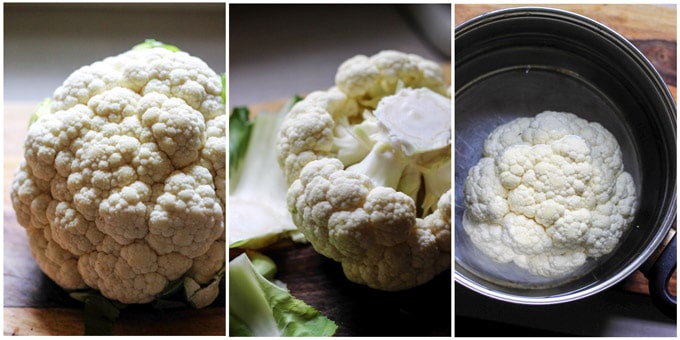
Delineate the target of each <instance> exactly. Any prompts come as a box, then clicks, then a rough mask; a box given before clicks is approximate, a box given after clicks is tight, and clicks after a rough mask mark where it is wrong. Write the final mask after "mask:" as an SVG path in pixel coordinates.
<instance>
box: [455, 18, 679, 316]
mask: <svg viewBox="0 0 680 340" xmlns="http://www.w3.org/2000/svg"><path fill="white" fill-rule="evenodd" d="M455 48H456V50H455V52H456V53H455V56H456V58H455V59H456V61H455V89H456V90H455V182H456V184H455V197H456V207H455V258H456V264H455V267H456V279H457V280H458V281H459V282H460V283H462V284H464V285H466V286H468V287H470V288H473V289H475V290H477V291H478V292H481V293H484V294H486V295H489V296H492V297H496V298H501V299H505V300H512V301H515V302H524V303H550V302H558V301H567V300H572V299H575V298H578V297H583V296H587V295H590V294H593V293H595V292H597V291H599V290H602V289H604V288H606V287H608V286H611V285H613V284H615V283H616V282H618V281H620V280H621V279H623V278H625V277H626V276H627V275H628V274H630V273H632V272H633V271H634V270H635V269H637V268H638V267H639V266H640V265H641V264H642V262H644V260H645V259H646V258H647V257H649V255H651V253H652V252H653V251H654V249H655V248H656V247H657V246H658V245H659V243H660V242H661V241H662V239H663V237H664V236H665V234H666V232H667V231H668V228H670V226H671V224H672V222H673V220H674V219H675V186H676V183H675V178H676V170H675V162H676V156H675V153H676V147H675V145H676V142H675V130H676V127H675V124H676V123H675V104H674V103H673V99H672V97H671V96H670V94H669V92H668V90H667V88H666V87H665V84H664V83H663V81H662V80H661V78H660V77H659V76H658V74H657V73H656V72H655V71H654V69H653V67H652V66H651V65H650V64H649V62H648V61H647V60H646V59H645V58H644V57H643V56H641V54H640V53H639V52H638V51H637V50H636V49H634V48H633V47H632V45H631V44H630V43H628V42H627V41H625V40H624V39H623V38H621V37H620V36H618V35H617V34H616V33H613V32H611V31H610V30H608V29H606V28H604V27H603V26H601V25H600V24H597V23H595V22H593V21H591V20H589V19H586V18H583V17H580V16H577V15H574V14H572V13H568V12H563V11H557V10H547V9H516V10H506V11H500V12H496V13H492V14H490V15H486V16H483V17H480V18H477V19H474V20H473V21H471V22H468V23H466V24H463V25H461V26H460V27H459V28H457V29H456V37H455ZM546 110H552V111H563V112H571V113H574V114H576V115H578V116H579V117H581V118H583V119H586V120H588V121H591V122H598V123H600V124H602V125H603V126H604V127H605V128H607V129H608V130H609V131H610V132H612V133H613V134H614V136H616V138H617V140H618V142H619V145H620V146H621V151H622V155H623V161H624V169H625V170H626V171H627V172H629V173H631V175H632V176H633V178H634V180H635V183H636V187H637V194H638V213H637V216H636V218H635V220H634V221H633V222H632V224H631V226H630V227H629V229H628V231H627V233H626V234H624V236H623V238H622V240H621V242H620V243H619V247H618V248H617V249H616V250H615V251H613V252H612V253H611V254H609V255H607V256H604V257H600V258H598V259H589V260H588V262H587V263H586V265H584V266H583V267H582V268H581V269H580V270H578V271H577V272H576V273H573V274H572V275H569V276H567V277H561V278H544V277H540V276H535V275H531V274H530V273H528V272H527V271H525V270H523V269H521V268H519V267H517V266H516V265H514V264H512V263H510V264H499V263H495V262H494V261H492V260H490V259H489V258H488V257H486V256H485V255H484V254H482V253H481V252H479V251H478V250H477V249H476V247H475V246H474V245H473V244H472V243H471V241H470V240H469V238H468V237H467V234H466V233H465V231H464V230H463V227H462V222H461V221H462V215H463V211H464V209H465V207H464V203H463V183H464V181H465V178H466V177H467V173H468V170H469V169H470V168H471V167H472V166H474V165H475V164H476V163H477V161H479V159H480V158H481V150H482V145H483V142H484V140H485V139H486V137H487V136H488V135H489V134H490V133H491V132H492V131H493V129H494V128H496V127H497V126H499V125H501V124H504V123H507V122H509V121H511V120H513V119H515V118H519V117H531V116H535V115H536V114H538V113H540V112H543V111H546Z"/></svg>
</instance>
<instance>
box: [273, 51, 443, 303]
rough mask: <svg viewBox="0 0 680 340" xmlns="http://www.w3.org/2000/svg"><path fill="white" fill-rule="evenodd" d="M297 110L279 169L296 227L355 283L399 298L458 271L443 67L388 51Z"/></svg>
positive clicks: (348, 68)
mask: <svg viewBox="0 0 680 340" xmlns="http://www.w3.org/2000/svg"><path fill="white" fill-rule="evenodd" d="M335 83H336V86H334V87H332V88H330V89H328V90H326V91H315V92H313V93H311V94H309V95H308V96H307V97H306V98H305V99H304V100H302V101H300V102H298V103H297V104H296V105H295V106H294V107H293V108H292V109H291V111H290V112H289V113H288V115H287V118H286V120H285V121H284V122H283V124H282V127H281V130H280V134H279V138H278V143H277V150H278V160H279V165H280V166H281V168H282V169H283V172H284V175H285V177H286V179H287V182H288V185H289V188H288V196H287V199H288V207H289V210H290V211H291V214H292V217H293V221H294V223H295V224H296V225H297V227H298V229H299V230H300V231H301V232H302V233H303V234H304V235H305V238H306V239H307V240H308V241H309V242H310V243H311V244H312V245H313V246H314V249H315V250H316V251H317V252H319V253H320V254H322V255H324V256H327V257H329V258H331V259H333V260H335V261H338V262H340V263H342V268H343V270H344V273H345V275H346V276H347V278H348V279H349V280H351V281H353V282H357V283H360V284H365V285H368V286H369V287H372V288H376V289H382V290H388V291H395V290H403V289H408V288H412V287H415V286H418V285H421V284H423V283H425V282H427V281H429V280H431V279H432V278H433V277H434V276H435V275H437V274H439V273H441V272H442V271H444V270H446V269H447V268H449V267H450V265H451V99H450V98H449V89H448V86H447V85H446V83H445V81H444V75H443V72H442V70H441V68H440V67H439V66H438V65H437V64H436V63H434V62H432V61H428V60H425V59H423V58H421V57H419V56H417V55H413V54H406V53H402V52H398V51H382V52H380V53H378V54H376V55H373V56H370V57H367V56H363V55H360V56H356V57H353V58H350V59H348V60H347V61H345V62H344V63H343V64H342V65H340V67H339V69H338V72H337V74H336V78H335Z"/></svg>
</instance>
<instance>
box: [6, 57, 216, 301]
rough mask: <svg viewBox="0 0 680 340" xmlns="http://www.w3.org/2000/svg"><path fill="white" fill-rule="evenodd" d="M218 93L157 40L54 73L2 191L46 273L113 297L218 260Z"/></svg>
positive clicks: (138, 293) (210, 74) (142, 291)
mask: <svg viewBox="0 0 680 340" xmlns="http://www.w3.org/2000/svg"><path fill="white" fill-rule="evenodd" d="M221 90H222V84H221V79H220V76H219V75H217V74H216V73H215V72H214V71H213V70H211V69H210V68H209V67H208V66H207V65H206V64H205V63H204V62H203V61H201V60H200V59H198V58H196V57H193V56H190V55H189V54H187V53H185V52H181V51H171V50H168V49H166V48H164V47H152V48H141V49H133V50H130V51H128V52H125V53H122V54H120V55H118V56H114V57H109V58H107V59H104V60H102V61H98V62H95V63H94V64H92V65H89V66H84V67H82V68H80V69H79V70H76V71H75V72H74V73H73V74H71V75H70V76H69V77H68V78H67V79H66V80H65V81H64V83H63V84H62V86H61V87H59V88H58V89H57V90H56V91H55V92H54V95H53V98H52V100H51V105H49V106H46V107H44V108H43V112H41V115H40V118H39V119H37V121H35V122H34V123H32V124H31V126H30V128H29V130H28V135H27V137H26V141H25V143H24V149H25V152H24V157H25V158H24V160H23V161H22V162H21V165H20V167H19V169H18V170H17V171H16V174H15V177H14V181H13V183H12V188H11V199H12V204H13V206H14V210H15V211H16V214H17V219H18V221H19V223H20V224H21V225H22V226H24V227H25V228H26V232H27V234H28V237H29V242H30V247H31V252H32V254H33V257H34V258H35V260H36V262H37V263H38V264H39V265H40V268H41V269H42V270H43V272H44V273H45V274H47V276H49V277H50V278H51V279H53V280H54V281H55V282H56V283H57V284H59V285H60V286H61V287H63V288H65V289H82V288H87V287H91V288H94V289H97V290H99V291H101V293H102V294H103V295H104V296H106V297H107V298H110V299H115V300H118V301H121V302H123V303H146V302H150V301H151V300H153V299H154V297H155V296H156V295H158V294H159V293H160V292H161V291H163V290H164V288H166V286H167V285H168V283H169V282H171V281H174V280H178V279H180V278H183V277H189V278H191V279H192V280H194V281H195V282H196V283H199V284H208V283H210V282H211V280H213V278H214V276H215V275H216V273H217V272H219V271H220V270H221V269H223V267H224V261H225V232H224V230H225V226H224V224H225V222H224V221H225V197H226V196H225V192H226V187H225V163H226V138H225V130H226V114H225V109H224V103H223V100H222V97H221ZM215 297H216V295H215V296H212V297H209V299H210V298H212V299H214V298H215Z"/></svg>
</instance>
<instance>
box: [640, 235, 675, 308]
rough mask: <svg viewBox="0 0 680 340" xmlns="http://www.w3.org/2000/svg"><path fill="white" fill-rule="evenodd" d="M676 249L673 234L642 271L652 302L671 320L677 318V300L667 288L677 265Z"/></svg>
mask: <svg viewBox="0 0 680 340" xmlns="http://www.w3.org/2000/svg"><path fill="white" fill-rule="evenodd" d="M671 232H672V230H671ZM676 249H677V245H676V235H675V233H673V238H672V239H671V240H670V242H669V243H668V245H667V246H666V247H665V249H663V252H662V253H661V255H659V257H658V258H657V259H656V261H654V264H653V265H652V266H651V267H650V268H649V269H648V270H646V271H644V274H645V276H646V277H647V279H648V280H649V294H650V295H651V297H652V301H653V302H654V304H655V305H656V306H657V308H659V310H661V312H662V313H664V314H665V315H667V316H668V317H670V318H672V319H676V318H677V298H676V297H675V296H673V295H671V294H670V292H669V291H668V288H667V287H668V282H669V280H670V279H671V276H672V275H673V271H674V270H675V269H676V267H677V263H678V261H677V253H676Z"/></svg>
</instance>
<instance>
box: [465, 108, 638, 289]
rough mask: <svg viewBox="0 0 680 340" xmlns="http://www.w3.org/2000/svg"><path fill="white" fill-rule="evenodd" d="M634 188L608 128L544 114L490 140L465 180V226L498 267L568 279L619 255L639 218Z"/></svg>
mask: <svg viewBox="0 0 680 340" xmlns="http://www.w3.org/2000/svg"><path fill="white" fill-rule="evenodd" d="M635 191H636V190H635V185H634V183H633V178H632V176H631V175H630V174H629V173H627V172H625V171H624V169H623V162H622V156H621V150H620V147H619V145H618V142H617V141H616V139H615V138H614V136H613V135H612V134H611V133H610V132H609V131H607V130H606V129H605V128H604V127H603V126H602V125H600V124H598V123H590V122H587V121H586V120H584V119H581V118H579V117H577V116H576V115H574V114H571V113H561V112H552V111H546V112H543V113H540V114H538V115H537V116H536V117H534V118H519V119H516V120H514V121H512V122H509V123H507V124H504V125H502V126H499V127H498V128H496V129H495V130H494V131H493V132H492V133H491V134H490V135H489V137H488V138H487V139H486V141H485V143H484V149H483V157H482V159H481V160H480V161H479V162H478V163H477V165H475V166H474V167H472V168H471V169H470V171H469V173H468V176H467V179H466V180H465V184H464V189H463V193H464V201H465V207H466V210H465V212H464V217H463V226H464V229H465V231H466V233H467V234H468V235H469V236H470V238H471V240H472V242H473V243H474V244H475V245H476V246H477V247H478V248H479V249H480V250H482V252H483V253H485V254H486V255H488V256H489V257H490V258H492V259H494V260H496V261H498V262H502V263H505V262H514V263H516V264H517V265H518V266H520V267H522V268H524V269H526V270H528V271H529V272H531V273H533V274H536V275H541V276H545V277H559V276H564V275H568V274H569V273H572V272H574V271H575V270H577V269H578V268H580V267H581V266H582V265H583V264H584V263H585V262H586V260H587V259H588V258H589V257H590V258H597V257H600V256H603V255H605V254H608V253H610V252H611V251H613V250H614V248H615V247H616V246H617V245H618V243H619V240H620V239H621V237H622V235H623V233H624V231H625V230H626V229H627V228H628V226H629V224H630V223H631V221H632V220H633V218H634V216H635V211H636V193H635Z"/></svg>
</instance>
